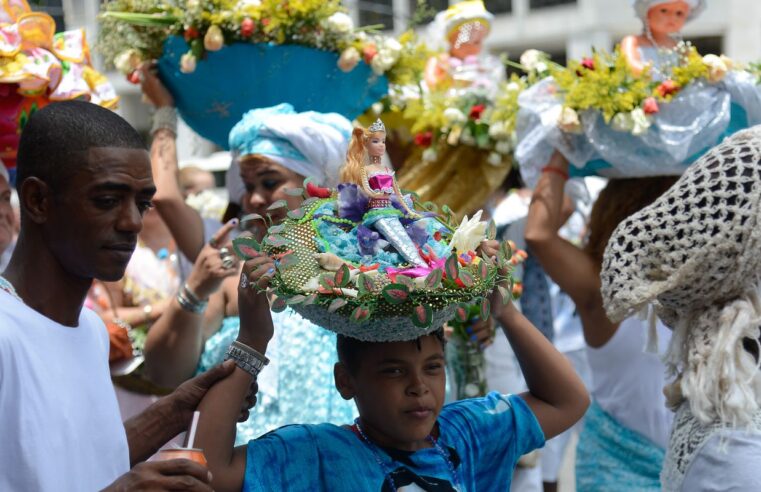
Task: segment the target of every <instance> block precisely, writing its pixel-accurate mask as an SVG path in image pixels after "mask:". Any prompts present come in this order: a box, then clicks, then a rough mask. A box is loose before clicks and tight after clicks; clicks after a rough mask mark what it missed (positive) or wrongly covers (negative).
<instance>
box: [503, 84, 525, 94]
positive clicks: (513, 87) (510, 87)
mask: <svg viewBox="0 0 761 492" xmlns="http://www.w3.org/2000/svg"><path fill="white" fill-rule="evenodd" d="M505 90H506V91H507V92H518V91H520V90H521V86H520V84H518V83H517V82H510V83H509V84H507V86H506V87H505Z"/></svg>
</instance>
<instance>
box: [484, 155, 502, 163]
mask: <svg viewBox="0 0 761 492" xmlns="http://www.w3.org/2000/svg"><path fill="white" fill-rule="evenodd" d="M486 162H488V163H489V164H491V165H492V166H499V165H500V164H502V154H500V153H499V152H491V153H490V154H489V157H488V158H487V159H486Z"/></svg>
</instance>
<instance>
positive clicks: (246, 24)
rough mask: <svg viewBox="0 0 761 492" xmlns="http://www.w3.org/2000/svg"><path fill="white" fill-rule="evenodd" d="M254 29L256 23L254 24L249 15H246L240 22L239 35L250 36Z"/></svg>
mask: <svg viewBox="0 0 761 492" xmlns="http://www.w3.org/2000/svg"><path fill="white" fill-rule="evenodd" d="M254 29H256V24H254V21H253V19H251V18H250V17H246V18H245V19H243V21H242V22H241V23H240V35H241V36H243V37H244V38H249V37H251V35H252V34H254Z"/></svg>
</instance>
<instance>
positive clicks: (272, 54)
mask: <svg viewBox="0 0 761 492" xmlns="http://www.w3.org/2000/svg"><path fill="white" fill-rule="evenodd" d="M188 50H189V46H188V44H187V43H186V42H185V40H184V39H183V38H181V37H179V36H173V37H170V38H169V39H167V41H166V43H165V45H164V54H163V56H162V57H161V59H160V60H159V62H158V68H159V74H160V76H161V79H162V80H163V82H164V84H166V86H167V88H168V89H169V90H170V91H171V93H172V95H173V96H174V99H175V104H176V105H177V109H178V110H179V112H180V115H181V116H182V118H183V120H185V122H186V123H187V124H188V125H189V126H190V127H191V128H192V129H193V130H194V131H195V132H197V133H198V134H199V135H202V136H203V137H205V138H207V139H209V140H211V141H212V142H214V143H216V144H217V145H219V146H221V147H222V148H225V149H227V148H228V141H227V140H228V135H229V134H230V130H231V129H232V127H233V125H235V123H237V122H238V121H239V120H240V119H241V117H242V116H243V113H245V112H246V111H248V110H250V109H255V108H263V107H269V106H275V105H277V104H280V103H283V102H287V103H290V104H292V105H293V107H294V108H295V109H296V111H299V112H301V111H319V112H323V113H330V112H333V113H339V114H341V115H343V116H345V117H347V118H348V119H349V120H352V119H354V118H356V117H357V116H359V115H360V114H362V113H363V112H364V111H365V110H366V109H367V108H369V107H370V106H371V105H372V104H373V103H374V102H376V101H377V100H379V99H380V98H381V97H383V96H384V95H386V94H387V93H388V82H387V80H386V77H384V76H377V75H375V74H373V72H372V70H370V67H368V66H367V65H366V64H365V63H364V62H360V63H359V64H358V65H357V66H356V67H355V68H354V70H352V71H351V72H348V73H344V72H342V71H341V69H339V68H338V66H337V62H338V56H339V55H338V53H334V52H331V51H321V50H318V49H315V48H309V47H306V46H298V45H274V44H265V43H259V44H247V43H234V44H231V45H228V46H225V47H224V48H222V49H221V50H219V51H216V52H209V53H207V56H206V58H204V59H203V60H199V61H198V64H197V66H196V70H195V71H194V72H193V73H190V74H184V73H182V72H180V58H181V57H182V55H183V54H185V53H187V52H188Z"/></svg>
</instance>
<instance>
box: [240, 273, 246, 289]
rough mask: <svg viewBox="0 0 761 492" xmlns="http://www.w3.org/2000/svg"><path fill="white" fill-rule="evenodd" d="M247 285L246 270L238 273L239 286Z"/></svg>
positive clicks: (242, 287)
mask: <svg viewBox="0 0 761 492" xmlns="http://www.w3.org/2000/svg"><path fill="white" fill-rule="evenodd" d="M247 287H248V275H246V272H243V273H241V274H240V288H241V289H245V288H247Z"/></svg>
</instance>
